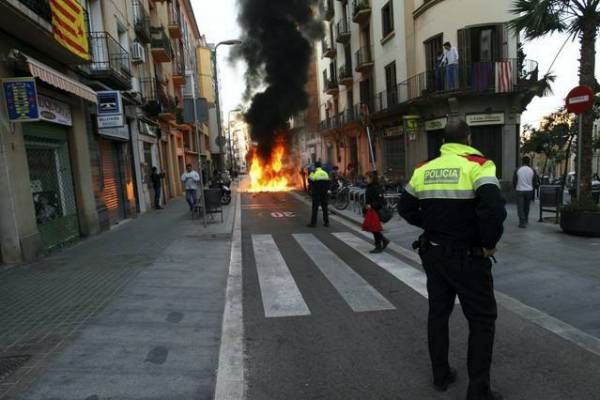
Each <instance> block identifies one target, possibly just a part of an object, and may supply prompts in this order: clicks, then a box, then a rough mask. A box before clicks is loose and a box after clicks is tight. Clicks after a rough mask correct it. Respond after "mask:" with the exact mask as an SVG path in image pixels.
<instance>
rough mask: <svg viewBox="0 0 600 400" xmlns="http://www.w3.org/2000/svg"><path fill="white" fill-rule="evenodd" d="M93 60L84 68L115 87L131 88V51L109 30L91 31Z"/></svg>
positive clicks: (90, 39)
mask: <svg viewBox="0 0 600 400" xmlns="http://www.w3.org/2000/svg"><path fill="white" fill-rule="evenodd" d="M89 45H90V54H91V61H90V63H89V64H86V65H85V66H83V69H84V70H85V71H86V72H87V73H88V74H89V75H90V76H92V77H94V78H95V79H98V80H100V81H104V82H105V83H107V84H108V85H109V86H112V87H113V88H114V89H122V90H129V89H131V64H130V60H129V53H128V52H127V50H125V49H124V48H123V46H121V44H120V43H119V42H118V41H117V40H115V39H114V38H113V37H112V36H110V35H109V34H108V33H107V32H90V34H89Z"/></svg>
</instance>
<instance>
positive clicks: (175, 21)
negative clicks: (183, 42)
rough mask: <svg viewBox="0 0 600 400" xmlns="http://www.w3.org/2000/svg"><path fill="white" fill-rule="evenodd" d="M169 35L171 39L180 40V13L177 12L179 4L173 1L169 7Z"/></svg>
mask: <svg viewBox="0 0 600 400" xmlns="http://www.w3.org/2000/svg"><path fill="white" fill-rule="evenodd" d="M168 10H169V35H170V36H171V38H173V39H180V38H181V35H182V31H181V12H180V10H179V2H178V1H173V2H171V3H170V5H169V7H168Z"/></svg>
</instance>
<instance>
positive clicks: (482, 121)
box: [466, 113, 504, 126]
mask: <svg viewBox="0 0 600 400" xmlns="http://www.w3.org/2000/svg"><path fill="white" fill-rule="evenodd" d="M466 122H467V125H469V126H483V125H504V113H494V114H471V115H467V121H466Z"/></svg>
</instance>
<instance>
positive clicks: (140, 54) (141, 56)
mask: <svg viewBox="0 0 600 400" xmlns="http://www.w3.org/2000/svg"><path fill="white" fill-rule="evenodd" d="M131 61H132V62H134V63H143V62H145V61H146V52H145V51H144V46H142V44H141V43H138V42H133V43H132V44H131Z"/></svg>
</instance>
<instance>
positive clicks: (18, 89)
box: [2, 77, 40, 122]
mask: <svg viewBox="0 0 600 400" xmlns="http://www.w3.org/2000/svg"><path fill="white" fill-rule="evenodd" d="M2 91H3V92H4V101H5V104H6V113H7V114H8V119H9V121H10V122H30V121H38V120H39V119H40V109H39V106H38V96H37V88H36V85H35V78H33V77H30V78H8V79H2Z"/></svg>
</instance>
